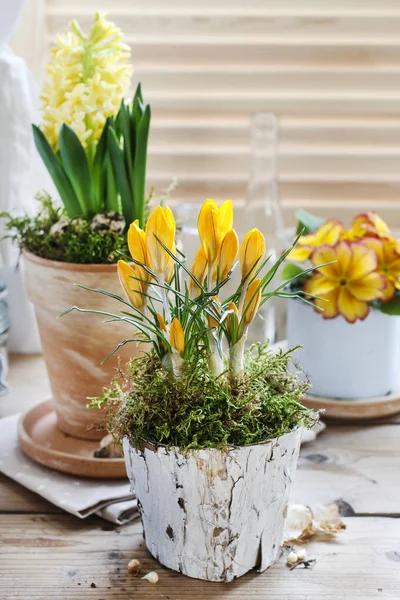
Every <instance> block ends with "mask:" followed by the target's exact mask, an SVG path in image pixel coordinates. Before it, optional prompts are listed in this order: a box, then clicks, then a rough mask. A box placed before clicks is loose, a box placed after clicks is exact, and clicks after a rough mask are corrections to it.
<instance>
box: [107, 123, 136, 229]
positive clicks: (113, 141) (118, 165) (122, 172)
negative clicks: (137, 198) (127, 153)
mask: <svg viewBox="0 0 400 600" xmlns="http://www.w3.org/2000/svg"><path fill="white" fill-rule="evenodd" d="M108 150H109V153H110V157H111V163H112V166H113V171H114V175H115V181H116V183H117V187H118V191H119V193H120V196H121V204H122V214H123V215H124V218H125V221H126V225H127V227H128V226H129V224H130V223H132V222H133V221H134V220H135V213H134V206H133V202H132V193H131V189H130V186H129V180H128V176H127V173H126V169H125V163H124V152H123V150H122V148H121V147H120V145H119V141H118V138H117V135H116V133H115V131H114V130H113V129H112V128H111V127H110V128H109V130H108Z"/></svg>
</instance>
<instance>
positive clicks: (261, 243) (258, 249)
mask: <svg viewBox="0 0 400 600" xmlns="http://www.w3.org/2000/svg"><path fill="white" fill-rule="evenodd" d="M265 250H266V247H265V239H264V236H263V234H262V233H261V231H259V230H258V229H256V228H254V229H250V231H248V232H247V234H246V235H245V237H244V240H243V242H242V244H241V246H240V250H239V262H240V268H241V271H242V281H243V280H244V279H246V277H247V279H248V277H249V275H250V273H252V272H253V271H254V269H255V268H257V267H259V266H260V263H261V261H262V259H263V257H264V254H265Z"/></svg>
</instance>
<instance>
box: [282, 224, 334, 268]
mask: <svg viewBox="0 0 400 600" xmlns="http://www.w3.org/2000/svg"><path fill="white" fill-rule="evenodd" d="M342 232H343V225H342V224H341V223H340V222H339V221H328V222H327V223H324V224H323V225H321V227H318V229H317V231H316V232H315V233H309V234H307V235H302V236H301V237H300V238H299V241H298V242H297V244H296V246H295V248H293V250H292V251H291V253H290V254H289V255H288V257H287V260H294V261H297V262H304V261H305V260H308V259H309V258H310V256H311V254H312V253H313V251H314V250H315V248H319V246H322V245H326V246H334V245H335V244H336V243H337V242H338V241H339V238H340V236H341V234H342Z"/></svg>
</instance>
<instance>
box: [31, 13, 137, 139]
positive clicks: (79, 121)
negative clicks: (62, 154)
mask: <svg viewBox="0 0 400 600" xmlns="http://www.w3.org/2000/svg"><path fill="white" fill-rule="evenodd" d="M122 40H123V35H122V32H121V30H120V29H119V28H118V27H116V26H115V25H114V23H111V22H109V21H107V20H106V19H105V17H104V15H103V14H100V13H96V15H95V19H94V24H93V26H92V28H91V30H90V32H89V34H87V35H86V34H85V33H83V31H82V30H81V29H80V27H79V25H78V23H77V22H76V21H72V22H71V24H70V28H69V30H67V31H66V32H65V33H63V34H61V35H58V36H57V38H56V45H55V47H54V48H53V49H52V50H51V60H50V63H49V65H48V67H47V71H48V74H49V80H48V82H47V83H46V84H45V85H44V88H43V92H42V95H41V100H42V106H43V123H42V130H43V133H44V134H45V136H46V138H47V139H48V141H49V143H50V145H51V146H52V147H53V148H57V144H58V134H59V131H60V128H61V125H62V124H63V123H66V124H67V125H69V126H70V127H72V129H73V130H74V131H75V133H76V134H77V136H78V138H79V139H80V141H81V143H82V145H83V146H84V147H87V146H90V145H92V144H94V143H96V142H97V141H98V139H99V137H100V135H101V133H102V131H103V127H104V123H105V120H106V119H107V117H108V116H111V115H115V114H116V113H117V112H118V109H119V106H120V103H121V100H122V98H123V97H124V96H125V95H126V94H127V91H128V88H129V84H130V79H131V75H132V67H131V65H130V64H129V57H130V50H129V46H127V45H126V44H124V43H123V41H122Z"/></svg>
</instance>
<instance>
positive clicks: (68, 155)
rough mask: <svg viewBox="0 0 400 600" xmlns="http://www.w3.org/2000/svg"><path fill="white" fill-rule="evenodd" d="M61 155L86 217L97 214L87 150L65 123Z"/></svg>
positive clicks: (60, 141) (62, 132) (60, 137)
mask: <svg viewBox="0 0 400 600" xmlns="http://www.w3.org/2000/svg"><path fill="white" fill-rule="evenodd" d="M58 144H59V147H60V155H61V159H62V162H63V164H64V168H65V171H66V173H67V175H68V177H69V179H70V181H71V184H72V187H73V188H74V191H75V194H76V196H77V197H78V200H79V204H80V205H81V208H82V211H83V213H84V215H85V216H94V215H95V214H96V212H97V210H96V208H97V207H96V202H95V197H94V188H93V181H92V176H91V173H90V169H89V163H88V159H87V156H86V153H85V150H84V148H83V146H82V144H81V142H80V141H79V138H78V136H77V135H76V133H75V131H74V130H73V129H72V128H71V127H69V126H68V125H66V123H64V124H63V125H62V126H61V129H60V134H59V137H58Z"/></svg>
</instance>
